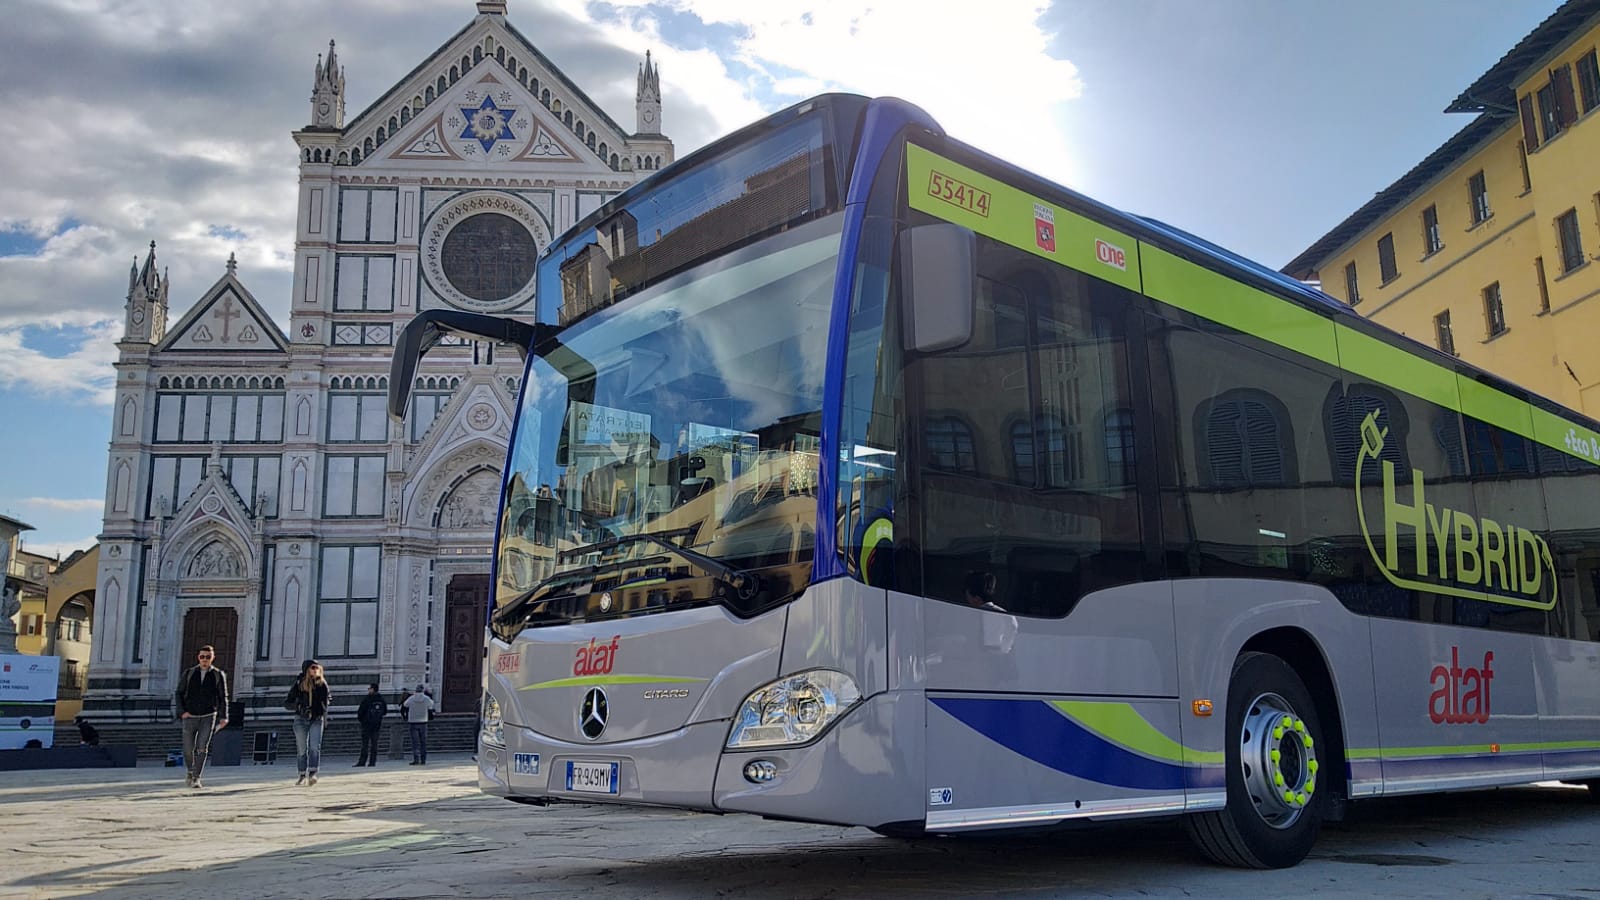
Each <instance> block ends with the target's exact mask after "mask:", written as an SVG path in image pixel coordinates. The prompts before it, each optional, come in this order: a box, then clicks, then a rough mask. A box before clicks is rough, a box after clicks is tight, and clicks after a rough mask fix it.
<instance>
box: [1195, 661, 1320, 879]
mask: <svg viewBox="0 0 1600 900" xmlns="http://www.w3.org/2000/svg"><path fill="white" fill-rule="evenodd" d="M1227 715H1228V721H1227V732H1226V734H1227V735H1228V740H1227V751H1226V757H1227V761H1226V766H1225V769H1226V774H1227V791H1228V799H1227V805H1226V806H1225V807H1223V808H1222V809H1220V810H1216V811H1213V812H1203V813H1195V814H1193V815H1190V816H1188V817H1186V818H1185V819H1184V826H1185V829H1186V830H1187V831H1188V832H1189V837H1190V839H1191V840H1193V841H1194V843H1195V845H1196V846H1198V847H1199V848H1200V852H1202V853H1204V854H1205V855H1206V856H1207V857H1209V858H1210V859H1211V860H1212V861H1214V862H1217V863H1221V864H1222V865H1227V866H1237V867H1240V868H1252V869H1283V868H1287V867H1289V866H1292V865H1295V864H1296V863H1298V862H1300V860H1302V859H1305V857H1306V854H1308V853H1310V852H1311V845H1312V844H1314V843H1315V842H1316V840H1317V833H1318V832H1319V831H1320V830H1321V829H1322V818H1323V812H1324V810H1325V809H1326V808H1327V802H1328V795H1329V793H1330V792H1329V791H1327V790H1319V789H1318V785H1317V781H1318V779H1317V770H1318V769H1319V768H1321V764H1320V763H1319V761H1318V759H1317V751H1318V749H1319V748H1321V747H1324V746H1326V744H1325V742H1324V741H1323V731H1322V724H1321V720H1319V719H1318V717H1317V710H1316V705H1315V704H1314V703H1313V701H1312V699H1311V693H1310V691H1308V690H1306V686H1305V683H1304V682H1302V681H1301V680H1300V676H1299V675H1297V674H1295V671H1294V669H1292V668H1290V667H1289V664H1288V663H1286V662H1284V661H1283V660H1282V659H1279V658H1278V657H1276V656H1273V655H1271V654H1268V653H1241V654H1240V655H1239V658H1238V659H1236V660H1234V663H1233V674H1232V677H1231V678H1230V679H1229V682H1228V707H1227ZM1336 762H1337V761H1336V760H1329V761H1328V763H1329V765H1333V764H1335V763H1336ZM1329 777H1332V776H1331V775H1330V776H1329Z"/></svg>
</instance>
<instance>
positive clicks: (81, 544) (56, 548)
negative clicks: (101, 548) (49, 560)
mask: <svg viewBox="0 0 1600 900" xmlns="http://www.w3.org/2000/svg"><path fill="white" fill-rule="evenodd" d="M96 541H97V538H94V537H86V538H79V539H77V540H75V541H48V542H42V543H34V542H32V541H29V540H28V539H27V538H26V537H24V538H23V540H22V549H24V550H26V551H28V552H29V553H37V554H39V555H40V556H51V557H55V558H56V559H66V558H67V557H69V556H71V555H72V554H74V553H76V552H77V551H79V550H88V549H89V548H90V547H93V546H94V545H95V543H96Z"/></svg>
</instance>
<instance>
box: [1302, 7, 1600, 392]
mask: <svg viewBox="0 0 1600 900" xmlns="http://www.w3.org/2000/svg"><path fill="white" fill-rule="evenodd" d="M1597 47H1600V0H1568V2H1566V3H1564V4H1562V5H1561V7H1560V8H1559V9H1557V10H1556V11H1555V13H1553V14H1552V15H1551V16H1550V17H1549V18H1547V19H1546V20H1545V21H1544V22H1543V23H1541V24H1540V25H1539V26H1538V27H1537V28H1535V29H1534V30H1533V31H1532V32H1531V33H1529V34H1528V35H1527V36H1526V37H1524V38H1523V39H1522V40H1521V41H1519V42H1518V43H1517V44H1516V46H1514V47H1513V48H1511V50H1510V51H1509V52H1507V53H1506V54H1505V56H1503V57H1501V59H1500V60H1499V62H1496V63H1495V64H1494V65H1493V66H1491V67H1490V68H1489V70H1488V71H1487V72H1485V73H1484V74H1483V75H1482V76H1481V77H1479V78H1478V79H1477V81H1475V82H1473V83H1472V84H1471V85H1469V86H1467V88H1466V89H1465V90H1463V91H1462V92H1461V95H1460V96H1459V97H1457V98H1456V99H1455V101H1454V102H1452V103H1451V104H1450V105H1449V106H1448V107H1446V109H1445V112H1447V113H1469V114H1473V115H1474V116H1475V117H1474V118H1473V120H1472V122H1471V123H1470V124H1468V125H1467V126H1466V127H1465V128H1463V129H1462V130H1461V131H1460V132H1458V133H1457V134H1456V135H1455V136H1454V137H1452V138H1451V139H1450V140H1448V141H1446V142H1445V144H1444V145H1443V146H1441V147H1440V148H1439V149H1437V150H1435V151H1434V152H1433V153H1432V154H1430V155H1429V156H1428V157H1427V158H1426V159H1424V160H1422V162H1420V163H1418V164H1417V165H1416V167H1415V168H1413V169H1412V170H1411V171H1410V172H1407V173H1406V174H1405V175H1404V176H1402V177H1401V178H1400V179H1399V180H1398V181H1396V182H1395V183H1394V184H1392V185H1390V186H1389V187H1388V188H1386V189H1384V190H1383V191H1382V192H1380V193H1379V194H1378V195H1377V196H1376V197H1374V198H1373V199H1372V200H1371V201H1370V202H1368V203H1367V204H1366V205H1364V206H1362V207H1361V208H1360V209H1358V210H1356V212H1355V213H1353V214H1352V215H1351V216H1350V217H1349V218H1347V219H1345V220H1344V221H1343V222H1341V223H1339V225H1338V226H1337V227H1335V228H1334V229H1333V230H1332V231H1330V232H1328V233H1327V234H1326V235H1324V236H1323V237H1321V238H1319V239H1318V240H1317V241H1316V242H1315V243H1313V244H1312V245H1311V246H1310V247H1309V248H1307V249H1306V250H1305V252H1303V253H1301V254H1300V255H1299V256H1297V257H1296V258H1295V259H1294V260H1293V261H1291V262H1290V263H1289V264H1288V265H1286V266H1284V268H1283V271H1284V272H1285V273H1286V274H1289V275H1291V276H1293V277H1295V278H1299V279H1302V280H1306V281H1319V280H1320V282H1321V284H1322V289H1323V290H1324V291H1325V292H1327V293H1329V294H1332V295H1333V296H1335V297H1339V298H1342V299H1344V300H1345V301H1346V302H1348V303H1350V304H1351V305H1352V306H1354V307H1355V308H1356V309H1357V310H1358V311H1359V312H1361V313H1362V314H1363V315H1366V316H1368V317H1369V318H1371V319H1373V320H1375V321H1377V322H1380V323H1382V324H1384V325H1386V326H1388V327H1390V328H1393V329H1394V330H1396V331H1399V332H1401V333H1403V334H1406V335H1408V336H1410V337H1412V338H1414V339H1416V340H1419V341H1423V342H1425V343H1429V344H1432V345H1434V346H1436V347H1439V348H1440V349H1442V350H1445V351H1446V352H1450V353H1454V354H1455V355H1456V356H1459V357H1460V358H1462V359H1463V360H1465V361H1467V362H1470V363H1472V364H1473V365H1476V366H1479V367H1481V368H1484V369H1487V370H1488V371H1490V372H1493V373H1496V374H1497V375H1499V376H1501V377H1502V378H1505V379H1507V380H1509V381H1511V382H1513V383H1515V384H1518V385H1521V386H1523V387H1525V388H1528V389H1529V390H1531V391H1534V392H1536V393H1539V394H1543V395H1544V396H1547V397H1549V398H1551V399H1553V400H1556V401H1557V402H1559V403H1562V404H1564V405H1566V406H1570V407H1572V408H1574V409H1578V410H1581V411H1583V412H1585V413H1587V414H1589V415H1591V416H1596V417H1600V353H1596V352H1595V351H1594V341H1595V340H1596V336H1597V335H1600V296H1597V295H1600V265H1591V263H1592V262H1593V261H1594V260H1596V259H1600V165H1597V163H1596V160H1600V115H1595V111H1596V109H1597V108H1600V64H1597V59H1596V51H1597Z"/></svg>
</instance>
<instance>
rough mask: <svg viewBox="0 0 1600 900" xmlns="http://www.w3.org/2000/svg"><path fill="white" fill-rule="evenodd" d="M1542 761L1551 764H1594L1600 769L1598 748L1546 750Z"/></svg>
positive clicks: (1599, 750)
mask: <svg viewBox="0 0 1600 900" xmlns="http://www.w3.org/2000/svg"><path fill="white" fill-rule="evenodd" d="M1543 755H1544V761H1545V764H1546V765H1551V766H1594V767H1595V768H1597V769H1600V749H1595V750H1589V749H1585V750H1546V751H1544V754H1543Z"/></svg>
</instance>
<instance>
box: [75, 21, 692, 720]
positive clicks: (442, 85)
mask: <svg viewBox="0 0 1600 900" xmlns="http://www.w3.org/2000/svg"><path fill="white" fill-rule="evenodd" d="M477 11H478V14H477V16H476V17H474V18H473V20H472V21H471V23H469V24H468V25H467V26H466V27H465V28H463V29H462V30H461V31H460V32H458V33H457V34H456V35H455V36H454V37H452V38H451V39H450V40H449V41H448V42H446V43H445V44H444V46H442V47H440V48H439V50H438V51H437V52H435V53H434V54H433V55H432V56H430V57H429V58H428V59H427V60H426V61H424V62H423V63H422V64H421V65H419V66H418V67H417V68H416V69H414V70H413V71H412V72H411V73H410V74H409V75H407V76H406V77H405V79H404V80H403V81H402V82H400V83H399V84H396V85H395V86H394V87H393V88H391V89H390V90H389V91H387V92H386V93H384V94H383V95H382V97H380V98H379V99H378V100H377V101H376V102H374V103H373V104H372V105H371V106H370V107H368V108H367V110H366V111H364V112H362V113H361V114H360V115H357V116H356V117H355V118H354V119H352V120H349V121H348V122H347V121H346V118H345V72H344V68H343V67H342V66H341V65H340V63H339V60H338V58H337V56H336V54H335V49H334V45H333V44H332V43H331V42H330V43H329V46H328V53H327V56H326V57H325V58H320V59H319V60H318V63H317V66H316V70H315V81H314V84H313V89H312V96H311V121H310V124H309V125H307V126H305V127H303V128H301V129H300V130H298V131H295V132H294V133H293V137H294V141H295V143H296V145H297V146H298V150H299V156H300V159H299V172H300V178H299V208H298V211H297V214H296V226H295V228H296V233H295V272H294V282H293V285H294V286H293V296H292V301H291V312H290V317H289V323H288V325H289V327H288V330H287V332H286V331H284V330H283V329H282V328H281V327H280V325H279V324H278V323H277V322H275V321H273V319H272V318H271V317H269V316H268V315H267V314H266V313H265V312H264V311H263V310H262V307H261V305H260V303H259V302H258V301H257V300H256V298H255V297H254V296H253V295H252V294H251V292H250V290H249V288H247V287H246V286H245V284H244V281H243V279H242V278H241V277H240V275H239V273H238V272H236V270H235V269H236V267H235V264H234V262H233V260H232V259H231V258H230V260H229V261H228V264H227V267H226V271H224V272H223V274H222V277H221V278H219V279H218V280H217V281H216V283H215V284H213V285H211V286H210V287H209V288H208V289H206V290H205V291H204V292H203V293H202V294H201V295H200V297H199V299H198V301H197V302H195V304H194V305H193V306H192V307H190V309H189V310H188V312H187V313H184V314H183V316H182V317H181V318H179V319H178V320H177V322H176V323H173V324H169V322H168V290H169V286H168V283H167V279H166V278H165V277H164V275H163V274H162V272H161V270H160V268H159V266H158V265H157V261H156V252H155V245H154V244H153V243H152V245H151V249H150V251H149V254H148V256H146V258H145V259H144V262H143V264H142V265H137V264H136V265H135V267H134V269H133V271H131V272H130V273H129V286H128V301H127V307H126V309H127V313H126V319H125V332H124V336H123V339H122V340H121V341H120V342H118V344H117V348H118V351H119V354H118V361H117V363H116V370H117V392H116V405H115V407H114V412H113V418H112V434H111V448H110V460H109V469H108V473H107V486H106V506H105V510H106V512H105V522H104V529H103V534H102V541H101V554H100V569H99V573H98V576H97V581H96V584H97V586H98V593H97V602H96V604H95V617H96V621H95V623H94V631H95V642H94V651H93V652H94V659H93V662H92V664H91V666H90V669H89V675H90V680H89V685H88V687H89V691H88V693H87V696H86V698H85V709H86V711H88V712H89V713H91V714H92V715H94V716H95V717H96V718H103V719H113V718H117V717H119V716H120V717H125V718H130V719H134V718H137V719H148V718H149V717H151V716H152V715H159V714H160V713H162V712H164V711H165V710H166V709H167V708H168V707H169V705H170V697H171V695H172V690H173V687H174V682H175V680H176V678H177V675H178V673H179V672H180V671H181V670H182V669H183V667H184V666H186V665H187V664H189V663H190V662H192V660H193V658H194V652H195V649H196V648H197V647H199V646H200V645H202V644H207V643H209V644H213V645H215V646H216V648H217V651H218V656H219V659H218V662H219V664H221V665H222V666H223V667H224V668H225V669H226V670H227V671H228V672H229V673H230V675H231V677H232V684H233V686H234V691H235V693H236V694H237V695H238V696H239V698H240V699H245V700H247V701H249V702H251V703H252V705H254V706H257V707H258V708H262V709H271V708H273V707H275V704H274V703H273V702H272V701H273V700H275V699H276V696H277V695H278V693H279V692H280V691H281V690H282V688H283V686H285V685H287V684H288V683H289V681H290V680H291V679H292V678H293V677H294V676H295V675H296V674H297V673H298V672H299V670H300V661H301V660H302V659H303V658H306V657H312V656H315V657H316V658H318V659H319V660H320V661H321V662H322V663H323V664H324V666H325V667H326V669H327V671H328V674H329V678H330V680H331V681H332V682H333V683H334V684H335V686H336V689H337V688H338V686H340V685H343V686H345V688H344V689H341V690H338V693H341V694H343V695H344V696H345V697H347V698H354V697H355V696H356V695H357V694H359V693H360V692H361V690H362V687H361V686H364V685H365V684H366V683H368V682H372V681H376V682H379V683H380V684H381V685H382V687H383V690H384V691H385V692H386V693H389V692H392V691H394V690H395V689H397V688H400V687H402V686H407V687H409V686H413V685H416V684H417V683H419V682H421V683H425V684H427V685H429V686H430V688H431V689H432V690H433V691H434V695H435V697H437V698H439V699H440V700H441V702H442V705H443V708H444V710H445V711H446V712H471V711H473V710H474V708H475V705H476V702H477V692H478V684H479V668H478V667H479V665H480V657H481V644H482V634H483V615H484V608H485V605H486V601H487V597H488V591H489V560H490V552H491V545H492V541H493V533H492V526H493V521H494V518H495V515H494V508H495V505H496V503H497V501H498V498H499V488H500V469H501V466H502V464H503V457H504V453H505V447H506V443H507V441H508V438H509V435H510V427H511V421H512V414H513V407H514V405H515V397H516V391H517V387H518V382H519V380H520V378H521V366H520V360H519V359H518V357H517V356H516V354H514V353H503V354H497V353H496V350H497V348H495V347H493V346H489V345H474V344H458V345H455V346H450V347H445V348H441V349H439V350H436V351H434V352H433V353H432V354H430V355H429V356H428V358H427V360H426V361H425V363H424V365H423V368H422V370H421V371H420V372H419V373H418V375H417V378H416V382H415V385H414V391H413V393H412V397H413V400H412V407H411V410H410V414H409V417H408V419H407V421H406V423H405V425H404V426H403V427H401V426H396V425H394V424H392V423H391V422H390V421H389V419H388V418H387V416H386V415H385V412H384V406H385V394H386V391H387V388H388V382H387V376H388V371H389V357H390V352H391V349H392V348H391V343H392V340H393V338H394V336H395V334H396V333H397V332H398V331H399V329H400V328H401V327H402V326H403V325H404V324H405V322H406V320H407V319H408V318H409V317H411V316H412V315H414V314H415V313H416V312H418V311H419V310H424V309H432V308H440V307H450V308H458V309H466V310H472V311H476V312H488V313H495V314H501V315H506V314H510V315H523V314H525V315H528V316H530V317H531V316H532V314H533V310H534V292H535V288H536V285H535V283H534V282H535V279H534V277H533V276H534V262H535V260H536V259H537V258H538V255H539V253H540V251H542V250H543V249H544V248H545V247H546V246H547V245H548V244H549V243H550V241H551V240H552V238H554V237H555V236H556V235H559V234H560V233H561V232H563V231H564V230H566V229H567V228H568V227H570V226H571V225H572V224H573V223H574V222H576V221H577V219H579V218H581V217H582V216H584V215H586V214H588V213H589V212H591V211H592V210H594V209H596V208H597V207H599V206H600V205H601V204H602V203H604V202H605V201H606V200H607V199H608V198H610V197H612V196H614V195H616V194H617V193H619V192H621V191H622V190H624V189H626V188H627V187H628V186H630V185H631V184H633V183H634V182H635V181H637V180H638V179H640V178H642V177H644V176H645V175H647V174H648V173H649V172H650V171H652V170H654V169H657V168H659V167H661V166H663V165H665V164H667V163H669V162H671V161H672V159H673V152H674V151H673V145H672V142H671V141H670V140H668V139H667V138H666V137H665V136H663V135H662V134H661V88H660V81H659V75H658V71H657V69H656V67H655V66H654V65H653V64H652V62H651V61H650V60H649V58H648V56H647V57H646V59H645V61H644V63H643V65H642V66H641V67H640V70H639V73H638V93H637V96H636V100H635V116H636V118H635V126H634V130H633V131H632V132H629V131H626V130H624V129H623V127H622V126H621V125H620V124H618V123H617V122H616V121H614V120H613V119H612V118H611V117H610V116H609V115H607V114H606V112H605V111H603V110H601V109H600V108H599V107H597V106H596V105H595V104H594V103H593V102H592V101H591V100H590V99H589V98H588V97H587V96H585V94H584V92H583V91H582V90H581V89H580V88H579V87H578V86H577V85H575V84H573V83H572V82H571V81H570V80H568V78H567V77H566V76H565V75H563V74H562V73H561V71H560V70H559V69H557V68H556V67H555V65H554V64H553V63H552V62H551V61H550V60H549V59H548V58H546V57H545V56H544V54H542V53H541V52H539V50H538V49H537V48H536V47H534V46H533V44H532V43H530V42H529V41H528V39H527V38H525V37H524V36H523V35H522V34H521V33H519V32H518V31H517V30H516V29H515V28H514V27H512V25H511V24H510V22H509V21H508V20H507V17H506V4H505V2H503V0H501V2H490V0H483V2H479V3H478V4H477ZM351 702H353V699H352V701H351Z"/></svg>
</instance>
